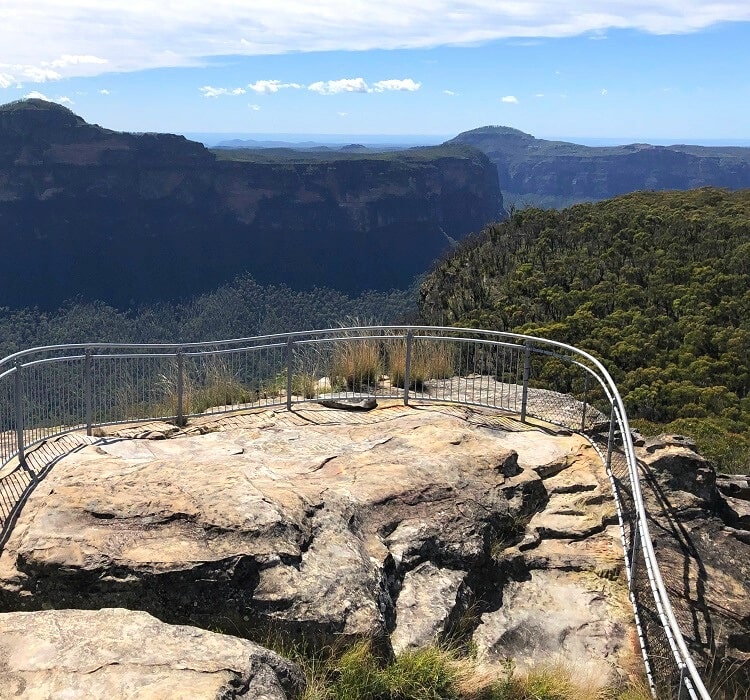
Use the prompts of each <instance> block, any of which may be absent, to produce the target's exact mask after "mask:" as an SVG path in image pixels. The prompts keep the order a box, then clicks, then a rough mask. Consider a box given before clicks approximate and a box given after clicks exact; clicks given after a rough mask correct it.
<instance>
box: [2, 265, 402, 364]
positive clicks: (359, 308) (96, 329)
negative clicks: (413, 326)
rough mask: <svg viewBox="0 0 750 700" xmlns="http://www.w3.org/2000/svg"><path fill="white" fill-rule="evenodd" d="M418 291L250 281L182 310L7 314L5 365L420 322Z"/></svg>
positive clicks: (170, 306)
mask: <svg viewBox="0 0 750 700" xmlns="http://www.w3.org/2000/svg"><path fill="white" fill-rule="evenodd" d="M415 313H416V289H415V287H412V288H410V289H406V290H391V291H389V292H375V291H370V292H364V293H362V294H360V295H358V296H348V295H347V294H345V293H343V292H339V291H336V290H334V289H328V288H321V287H318V288H314V289H311V290H307V291H295V290H293V289H291V288H289V287H287V286H285V285H261V284H258V282H257V281H256V280H255V279H254V278H253V277H252V276H250V275H243V276H240V277H237V278H236V279H235V280H234V281H233V282H231V283H229V284H226V285H223V286H221V287H219V288H218V289H216V290H214V291H212V292H209V293H206V294H201V295H199V296H195V297H191V298H188V299H185V300H182V301H177V302H160V303H154V304H144V305H142V306H139V307H137V308H135V309H132V310H121V309H117V308H115V307H113V306H110V305H108V304H105V303H103V302H91V301H84V300H73V301H70V302H68V303H66V304H65V305H63V306H62V307H61V308H59V309H57V310H56V311H49V312H48V311H41V310H39V309H37V308H33V307H32V308H25V309H17V310H11V309H8V308H0V357H6V356H7V355H9V354H11V353H12V352H15V351H17V350H21V349H25V348H30V347H36V346H40V345H55V344H58V343H85V342H141V343H148V342H154V343H155V342H162V343H167V342H169V343H171V342H192V341H196V342H197V341H206V340H221V339H228V338H244V337H249V336H253V335H261V334H270V333H284V332H288V331H295V330H300V331H301V330H312V329H316V328H330V327H338V326H340V325H342V324H343V325H358V324H360V325H361V324H369V323H373V324H379V323H396V322H401V321H403V320H405V319H411V320H413V319H414V316H415Z"/></svg>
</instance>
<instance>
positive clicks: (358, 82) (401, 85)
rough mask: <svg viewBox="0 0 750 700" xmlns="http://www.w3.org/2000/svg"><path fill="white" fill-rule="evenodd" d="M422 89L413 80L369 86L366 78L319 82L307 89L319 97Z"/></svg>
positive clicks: (390, 81)
mask: <svg viewBox="0 0 750 700" xmlns="http://www.w3.org/2000/svg"><path fill="white" fill-rule="evenodd" d="M420 87H422V83H418V82H416V81H414V80H412V79H411V78H403V79H397V78H391V79H389V80H378V81H377V82H376V83H373V84H372V85H368V84H367V81H366V80H365V79H364V78H341V79H340V80H319V81H318V82H316V83H310V85H308V86H307V89H308V90H311V91H312V92H317V93H318V94H319V95H339V94H341V93H342V92H403V91H405V92H415V91H417V90H419V88H420Z"/></svg>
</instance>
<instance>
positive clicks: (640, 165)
mask: <svg viewBox="0 0 750 700" xmlns="http://www.w3.org/2000/svg"><path fill="white" fill-rule="evenodd" d="M447 144H463V145H469V146H474V147H475V148H478V149H479V150H480V151H482V152H483V153H486V154H487V155H488V156H489V157H490V159H491V160H492V162H493V163H495V165H496V166H497V170H498V175H499V178H500V187H501V188H502V190H503V194H504V196H505V201H506V204H507V203H516V204H521V205H523V204H531V205H534V206H543V207H553V208H561V207H565V206H569V205H570V204H575V203H577V202H584V201H598V200H601V199H608V198H610V197H614V196H616V195H619V194H625V193H627V192H635V191H637V190H687V189H693V188H696V187H705V186H713V187H725V188H727V189H733V190H736V189H742V188H745V187H750V148H741V147H735V146H722V147H713V146H689V145H683V144H679V145H674V146H652V145H650V144H647V143H634V144H630V145H625V146H608V147H592V146H582V145H580V144H577V143H568V142H566V141H547V140H545V139H537V138H534V137H533V136H531V134H526V133H524V132H523V131H519V130H518V129H512V128H510V127H506V126H484V127H481V128H479V129H473V130H471V131H466V132H464V133H462V134H459V135H458V136H456V138H454V139H451V140H450V141H448V142H447Z"/></svg>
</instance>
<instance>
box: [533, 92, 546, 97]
mask: <svg viewBox="0 0 750 700" xmlns="http://www.w3.org/2000/svg"><path fill="white" fill-rule="evenodd" d="M534 97H544V93H543V92H537V93H536V95H534Z"/></svg>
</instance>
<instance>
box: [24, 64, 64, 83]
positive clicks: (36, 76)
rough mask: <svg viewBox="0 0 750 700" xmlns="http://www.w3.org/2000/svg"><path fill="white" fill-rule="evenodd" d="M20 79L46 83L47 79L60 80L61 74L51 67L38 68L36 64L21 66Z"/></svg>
mask: <svg viewBox="0 0 750 700" xmlns="http://www.w3.org/2000/svg"><path fill="white" fill-rule="evenodd" d="M21 76H22V77H21V80H24V79H25V80H29V81H31V82H32V83H46V82H47V81H49V80H60V79H61V78H62V75H61V74H60V73H58V72H57V71H56V70H52V69H51V68H38V67H37V66H22V67H21Z"/></svg>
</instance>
